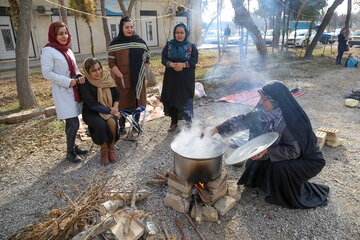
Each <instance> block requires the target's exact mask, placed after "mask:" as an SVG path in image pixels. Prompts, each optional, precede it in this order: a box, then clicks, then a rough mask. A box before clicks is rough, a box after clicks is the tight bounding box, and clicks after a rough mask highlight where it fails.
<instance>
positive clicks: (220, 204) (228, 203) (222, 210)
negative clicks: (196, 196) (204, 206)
mask: <svg viewBox="0 0 360 240" xmlns="http://www.w3.org/2000/svg"><path fill="white" fill-rule="evenodd" d="M236 203H237V201H236V200H235V199H234V198H232V197H230V196H227V195H225V196H224V197H223V198H221V199H220V200H218V201H217V202H216V203H215V205H214V208H215V209H216V210H217V211H218V212H219V214H220V215H221V216H224V215H225V214H226V213H227V212H228V211H230V210H231V209H232V208H233V207H235V205H236Z"/></svg>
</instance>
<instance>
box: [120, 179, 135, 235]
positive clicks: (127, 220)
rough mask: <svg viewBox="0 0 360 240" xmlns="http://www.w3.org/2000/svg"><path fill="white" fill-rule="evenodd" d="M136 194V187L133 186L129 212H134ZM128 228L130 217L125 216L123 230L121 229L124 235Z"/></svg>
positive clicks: (126, 233)
mask: <svg viewBox="0 0 360 240" xmlns="http://www.w3.org/2000/svg"><path fill="white" fill-rule="evenodd" d="M136 195H137V187H136V186H135V187H134V189H133V193H132V197H131V203H130V210H129V212H134V210H135V203H136ZM129 228H130V218H129V217H126V218H125V224H124V230H123V233H124V235H125V236H126V235H128V233H129Z"/></svg>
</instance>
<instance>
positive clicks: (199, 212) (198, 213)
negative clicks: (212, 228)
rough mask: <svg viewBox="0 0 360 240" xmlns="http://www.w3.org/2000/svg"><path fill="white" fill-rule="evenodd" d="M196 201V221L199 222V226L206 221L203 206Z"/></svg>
mask: <svg viewBox="0 0 360 240" xmlns="http://www.w3.org/2000/svg"><path fill="white" fill-rule="evenodd" d="M194 201H195V221H196V222H197V224H203V223H204V221H203V217H202V210H201V206H200V204H199V203H198V201H197V200H196V199H195V200H194Z"/></svg>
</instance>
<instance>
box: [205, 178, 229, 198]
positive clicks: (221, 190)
mask: <svg viewBox="0 0 360 240" xmlns="http://www.w3.org/2000/svg"><path fill="white" fill-rule="evenodd" d="M227 185H228V184H227V181H224V182H223V183H222V184H221V185H220V186H218V187H217V188H212V187H209V186H206V189H207V190H208V191H209V192H210V193H211V194H212V195H217V194H218V193H219V192H223V190H224V189H227Z"/></svg>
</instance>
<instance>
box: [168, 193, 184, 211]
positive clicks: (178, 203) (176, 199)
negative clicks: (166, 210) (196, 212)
mask: <svg viewBox="0 0 360 240" xmlns="http://www.w3.org/2000/svg"><path fill="white" fill-rule="evenodd" d="M164 205H165V206H167V207H171V208H172V209H174V210H175V211H178V212H181V213H187V212H189V208H190V200H188V199H185V198H182V197H180V196H178V195H175V194H172V193H169V192H168V193H167V194H166V196H165V200H164Z"/></svg>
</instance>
